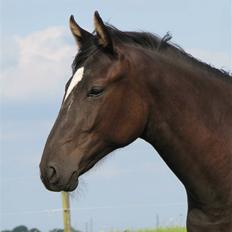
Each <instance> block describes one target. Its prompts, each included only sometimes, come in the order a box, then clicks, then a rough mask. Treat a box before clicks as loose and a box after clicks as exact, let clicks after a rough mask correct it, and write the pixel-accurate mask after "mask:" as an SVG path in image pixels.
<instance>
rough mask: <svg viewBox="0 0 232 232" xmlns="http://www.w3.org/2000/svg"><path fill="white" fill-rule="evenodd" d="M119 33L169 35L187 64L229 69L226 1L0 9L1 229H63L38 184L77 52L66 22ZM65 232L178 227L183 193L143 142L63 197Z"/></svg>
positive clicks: (1, 0) (57, 202)
mask: <svg viewBox="0 0 232 232" xmlns="http://www.w3.org/2000/svg"><path fill="white" fill-rule="evenodd" d="M95 10H98V11H99V13H100V14H101V16H102V18H103V19H104V21H106V22H109V23H111V24H113V25H114V26H116V27H118V28H119V29H122V30H138V31H149V32H152V33H155V34H158V35H160V36H163V35H164V34H165V33H166V32H167V31H169V32H170V33H171V34H172V36H173V39H172V41H173V42H174V43H177V44H178V45H180V46H181V47H182V48H184V49H185V50H186V51H187V52H189V53H190V54H192V55H193V56H195V57H197V58H199V59H201V60H203V61H205V62H207V63H209V64H211V65H213V66H215V67H217V68H224V69H225V70H227V71H231V70H232V59H231V52H232V47H231V39H232V37H231V26H232V25H231V21H232V16H231V14H232V6H231V1H230V0H221V1H211V0H205V1H201V0H194V1H193V0H189V1H184V0H177V1H167V0H162V1H161V0H153V1H151V0H147V1H138V0H133V1H132V0H128V1H121V0H118V1H104V0H97V1H96V0H95V1H93V0H87V1H80V0H76V1H75V0H66V1H64V0H60V1H54V0H51V1H45V0H40V1H35V0H34V1H32V0H30V1H29V0H21V1H13V0H0V26H1V34H0V43H1V47H0V51H1V55H0V62H1V66H0V67H1V69H0V78H1V87H0V91H1V99H0V100H1V109H0V110H1V115H0V116H1V124H0V129H1V135H0V145H1V147H0V148H1V150H0V152H1V159H0V162H1V163H0V164H1V167H0V170H1V171H0V172H1V178H0V188H1V190H0V194H1V198H0V211H1V212H0V229H7V228H8V229H12V228H13V227H15V226H17V225H20V224H24V225H27V226H28V227H29V228H32V227H37V228H39V229H41V230H42V231H48V230H49V229H52V228H57V227H62V213H61V210H60V209H61V195H60V193H53V192H49V191H47V190H46V189H45V187H44V186H43V185H42V183H41V181H40V178H39V168H38V165H39V161H40V158H41V154H42V151H43V146H44V144H45V141H46V138H47V135H48V133H49V131H50V129H51V127H52V125H53V123H54V120H55V118H56V116H57V113H58V110H59V107H60V103H61V100H62V97H63V94H64V85H65V83H66V81H67V80H68V79H69V77H70V76H71V63H72V60H73V58H74V56H75V54H76V52H77V47H76V45H75V43H74V40H73V38H72V36H71V33H70V31H69V28H68V18H69V16H70V15H71V14H74V15H75V18H76V21H77V22H78V23H79V24H80V25H81V26H82V27H83V28H85V29H86V30H89V31H92V30H93V13H94V11H95ZM71 208H72V225H73V226H74V227H75V228H79V229H81V230H83V231H85V230H86V229H87V228H88V230H89V231H90V227H91V224H92V227H93V231H96V232H97V231H99V232H100V231H107V230H109V229H125V228H144V227H154V226H156V223H157V218H159V224H160V225H164V226H168V225H174V224H184V223H185V217H186V210H187V204H186V196H185V191H184V188H183V186H182V184H181V183H180V182H179V181H178V179H177V178H176V177H175V176H174V174H173V173H172V171H171V170H169V168H168V167H167V166H166V165H165V163H164V162H163V161H162V160H161V158H160V157H159V155H158V154H157V153H156V151H155V150H154V149H153V148H152V147H151V145H149V144H147V143H146V142H144V141H143V140H140V139H138V140H136V141H135V142H134V143H133V144H131V145H129V146H128V147H126V148H123V149H120V150H117V151H115V152H113V153H112V154H110V155H109V156H108V157H107V158H106V159H104V160H103V161H101V162H100V163H99V164H98V165H97V166H96V167H95V168H94V169H92V170H91V171H89V172H88V173H87V174H85V175H83V177H82V178H81V180H80V186H79V187H78V189H77V190H76V191H75V192H74V193H72V194H71Z"/></svg>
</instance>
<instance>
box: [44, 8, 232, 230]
mask: <svg viewBox="0 0 232 232" xmlns="http://www.w3.org/2000/svg"><path fill="white" fill-rule="evenodd" d="M69 24H70V29H71V32H72V34H73V36H74V38H75V40H76V44H77V47H78V48H79V51H78V53H77V55H76V57H75V59H74V61H73V64H72V69H73V75H72V77H71V78H70V79H69V81H68V82H67V84H66V87H65V93H64V97H63V100H62V104H61V108H60V111H59V114H58V117H57V119H56V121H55V124H54V126H53V128H52V130H51V132H50V134H49V136H48V139H47V142H46V144H45V148H44V151H43V155H42V159H41V163H40V171H41V179H42V181H43V183H44V185H45V186H46V188H47V189H48V190H51V191H73V190H74V189H75V188H76V187H77V186H78V177H79V176H80V175H82V174H84V173H85V172H87V171H88V170H89V169H91V168H92V167H93V166H94V165H95V164H96V163H97V162H98V161H99V160H101V159H102V158H103V157H105V156H106V155H107V154H109V153H110V152H112V151H113V150H115V149H118V148H122V147H125V146H126V145H128V144H130V143H132V142H133V141H134V140H136V139H137V138H142V139H143V140H145V141H146V142H148V143H150V144H151V145H152V146H153V147H154V149H155V150H156V151H157V152H158V153H159V155H160V156H161V157H162V159H163V160H164V161H165V163H166V164H167V165H168V166H169V168H170V169H171V170H172V171H173V172H174V174H175V175H176V176H177V177H178V178H179V180H180V181H181V182H182V183H183V185H184V187H185V189H186V194H187V200H188V212H187V222H186V224H187V231H188V232H219V231H220V232H229V231H232V77H231V75H230V74H229V73H226V72H225V71H223V70H219V69H216V68H214V67H212V66H210V65H208V64H206V63H204V62H202V61H199V60H197V59H195V58H193V57H192V56H191V55H189V54H187V53H186V52H185V51H184V50H183V49H182V48H180V47H179V46H178V45H175V44H174V43H172V42H171V41H170V39H171V36H170V35H169V34H167V35H166V36H164V37H163V38H161V37H158V36H156V35H154V34H151V33H147V32H133V31H121V30H119V29H117V28H115V27H113V26H112V25H109V24H106V23H104V22H103V20H102V18H101V17H100V15H99V13H98V12H97V11H96V12H95V13H94V26H95V30H94V32H93V33H90V32H88V31H86V30H84V29H83V28H81V27H80V26H79V25H78V24H77V23H76V21H75V19H74V17H73V16H71V17H70V21H69Z"/></svg>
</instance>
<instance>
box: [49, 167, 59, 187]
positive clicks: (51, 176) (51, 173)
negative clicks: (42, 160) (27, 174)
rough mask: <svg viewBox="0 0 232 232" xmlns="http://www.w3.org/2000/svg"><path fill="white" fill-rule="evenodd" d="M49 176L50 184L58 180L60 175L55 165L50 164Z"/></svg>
mask: <svg viewBox="0 0 232 232" xmlns="http://www.w3.org/2000/svg"><path fill="white" fill-rule="evenodd" d="M47 178H48V181H49V183H50V184H54V183H55V182H57V180H58V175H57V171H56V168H55V167H54V166H49V167H48V170H47Z"/></svg>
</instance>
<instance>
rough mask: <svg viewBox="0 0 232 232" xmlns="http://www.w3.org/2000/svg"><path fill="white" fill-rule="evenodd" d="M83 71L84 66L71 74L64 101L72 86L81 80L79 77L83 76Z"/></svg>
mask: <svg viewBox="0 0 232 232" xmlns="http://www.w3.org/2000/svg"><path fill="white" fill-rule="evenodd" d="M83 73H84V67H81V68H79V69H77V71H76V72H75V74H74V75H73V78H72V80H71V83H70V84H69V86H68V89H67V92H66V95H65V98H64V101H65V100H66V99H67V97H68V96H69V94H70V93H71V92H72V90H73V88H74V87H75V86H76V85H77V84H78V83H79V82H80V81H81V79H82V77H83Z"/></svg>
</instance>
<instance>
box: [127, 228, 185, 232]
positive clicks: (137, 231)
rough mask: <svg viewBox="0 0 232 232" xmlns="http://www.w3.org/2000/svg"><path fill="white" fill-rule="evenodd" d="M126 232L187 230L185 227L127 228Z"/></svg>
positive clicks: (182, 231) (181, 231) (174, 231)
mask: <svg viewBox="0 0 232 232" xmlns="http://www.w3.org/2000/svg"><path fill="white" fill-rule="evenodd" d="M124 232H186V229H185V228H183V227H171V228H159V229H142V230H136V231H132V230H125V231H124Z"/></svg>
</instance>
